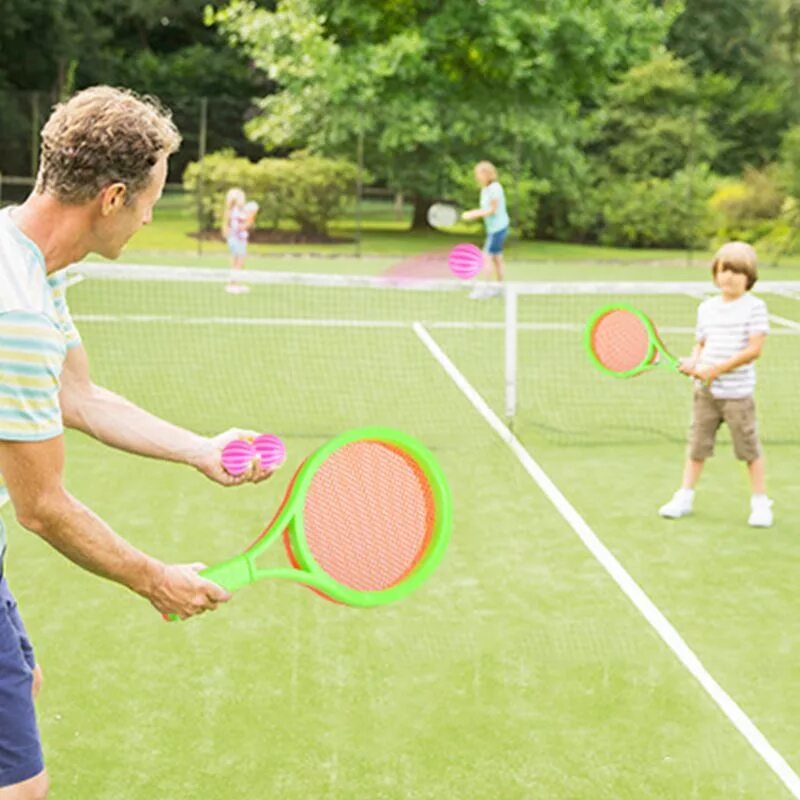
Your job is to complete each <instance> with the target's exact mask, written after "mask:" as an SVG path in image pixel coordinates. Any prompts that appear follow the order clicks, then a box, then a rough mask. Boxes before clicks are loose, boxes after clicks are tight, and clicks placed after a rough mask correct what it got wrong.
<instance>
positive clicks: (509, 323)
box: [504, 282, 517, 424]
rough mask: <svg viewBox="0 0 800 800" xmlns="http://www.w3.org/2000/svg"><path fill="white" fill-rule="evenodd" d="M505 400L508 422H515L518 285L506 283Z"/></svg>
mask: <svg viewBox="0 0 800 800" xmlns="http://www.w3.org/2000/svg"><path fill="white" fill-rule="evenodd" d="M504 330H505V381H506V391H505V401H506V422H508V423H509V424H511V423H513V421H514V417H515V415H516V413H517V287H516V285H515V284H513V283H510V282H509V283H506V284H505V326H504Z"/></svg>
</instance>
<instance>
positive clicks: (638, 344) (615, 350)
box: [589, 308, 652, 373]
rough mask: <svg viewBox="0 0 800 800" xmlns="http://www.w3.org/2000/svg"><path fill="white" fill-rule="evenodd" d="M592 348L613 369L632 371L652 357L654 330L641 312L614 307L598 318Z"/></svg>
mask: <svg viewBox="0 0 800 800" xmlns="http://www.w3.org/2000/svg"><path fill="white" fill-rule="evenodd" d="M589 347H590V348H591V351H592V353H593V355H594V357H595V358H596V359H597V362H598V364H599V365H600V366H601V367H602V368H603V369H606V370H608V371H609V372H616V373H624V372H630V371H631V370H635V369H636V368H637V367H639V366H641V365H643V364H646V363H648V362H649V361H651V360H652V359H651V349H652V343H651V339H650V332H649V331H648V329H647V327H646V326H645V324H644V322H643V321H642V319H641V318H640V317H639V316H638V315H637V314H635V313H634V312H633V311H629V310H628V309H625V308H614V309H611V310H610V311H608V312H607V313H605V314H603V315H602V316H600V317H598V318H597V319H596V320H595V322H594V325H593V326H592V329H591V331H590V333H589Z"/></svg>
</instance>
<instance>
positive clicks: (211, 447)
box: [191, 428, 275, 486]
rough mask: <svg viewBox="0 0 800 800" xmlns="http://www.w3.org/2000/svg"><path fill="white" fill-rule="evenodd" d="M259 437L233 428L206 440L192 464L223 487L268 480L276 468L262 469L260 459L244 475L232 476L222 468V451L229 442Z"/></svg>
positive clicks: (255, 460) (253, 432)
mask: <svg viewBox="0 0 800 800" xmlns="http://www.w3.org/2000/svg"><path fill="white" fill-rule="evenodd" d="M256 436H258V433H256V432H255V431H246V430H241V429H240V428H231V429H230V430H228V431H225V432H224V433H220V434H219V435H218V436H214V437H213V438H211V439H205V440H204V442H203V445H202V446H201V448H200V450H199V451H198V453H197V454H196V455H195V456H193V458H192V459H191V463H192V465H193V466H195V467H196V468H197V469H198V470H200V472H202V473H203V475H205V476H206V477H208V478H211V480H212V481H216V482H217V483H219V484H222V485H223V486H238V485H239V484H241V483H259V482H260V481H263V480H266V479H267V478H269V477H270V475H272V473H273V472H275V467H272V468H270V469H262V468H261V464H260V462H259V460H258V459H254V460H253V463H252V464H251V465H250V466H249V467H248V469H247V471H246V472H245V473H243V474H242V475H236V476H234V475H231V474H230V473H228V472H227V471H226V470H225V468H224V467H223V466H222V450H223V448H224V447H225V445H226V444H228V442H232V441H233V440H234V439H253V438H255V437H256Z"/></svg>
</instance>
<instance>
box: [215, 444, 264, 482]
mask: <svg viewBox="0 0 800 800" xmlns="http://www.w3.org/2000/svg"><path fill="white" fill-rule="evenodd" d="M255 457H256V451H255V448H254V447H253V445H252V444H250V442H248V441H247V440H246V439H234V440H233V441H232V442H228V444H226V445H225V447H223V448H222V466H223V467H225V471H226V472H227V473H228V474H229V475H233V476H234V477H238V476H239V475H244V473H245V472H247V470H248V469H249V468H250V464H252V463H253V459H254V458H255Z"/></svg>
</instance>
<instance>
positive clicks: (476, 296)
mask: <svg viewBox="0 0 800 800" xmlns="http://www.w3.org/2000/svg"><path fill="white" fill-rule="evenodd" d="M487 297H489V295H488V294H487V293H486V287H485V286H484V285H483V284H482V283H477V284H475V288H474V289H473V290H472V291H471V292H470V293H469V299H470V300H485V299H486V298H487Z"/></svg>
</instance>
